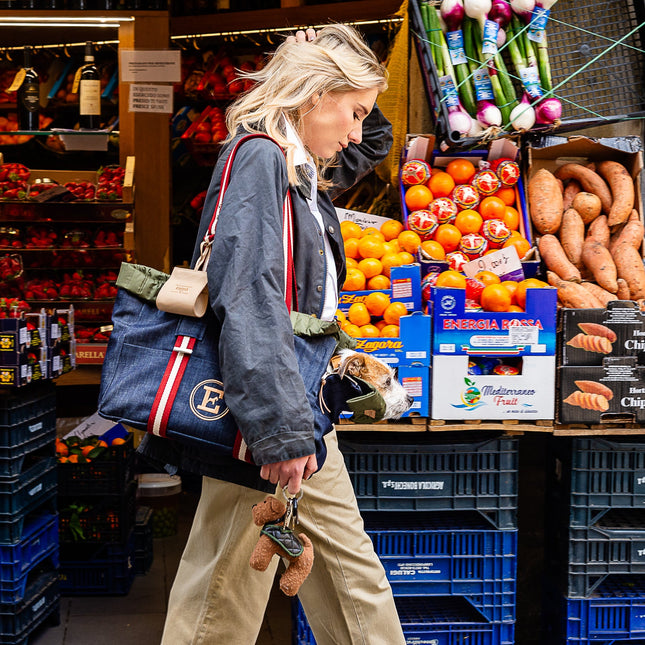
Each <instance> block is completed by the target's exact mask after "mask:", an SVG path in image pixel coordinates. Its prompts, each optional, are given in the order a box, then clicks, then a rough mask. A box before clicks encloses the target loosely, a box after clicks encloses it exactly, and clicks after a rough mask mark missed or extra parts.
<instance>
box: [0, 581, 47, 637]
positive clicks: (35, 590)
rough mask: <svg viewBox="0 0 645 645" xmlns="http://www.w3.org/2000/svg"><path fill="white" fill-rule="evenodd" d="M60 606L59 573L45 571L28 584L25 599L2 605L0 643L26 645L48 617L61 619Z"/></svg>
mask: <svg viewBox="0 0 645 645" xmlns="http://www.w3.org/2000/svg"><path fill="white" fill-rule="evenodd" d="M59 603H60V592H59V590H58V572H57V571H55V570H51V571H46V572H43V573H42V574H41V575H39V576H38V577H36V578H35V579H34V580H33V581H31V582H30V583H29V586H28V587H27V590H26V593H25V599H24V600H22V601H21V602H18V603H11V604H0V643H2V644H3V645H23V644H26V643H27V642H28V641H29V636H30V635H31V634H32V633H33V632H34V631H35V630H36V629H38V627H40V626H41V625H42V624H43V622H44V621H45V620H46V619H47V618H49V617H51V616H53V615H55V616H56V617H58V610H59Z"/></svg>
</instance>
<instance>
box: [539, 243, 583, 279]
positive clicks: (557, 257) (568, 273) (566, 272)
mask: <svg viewBox="0 0 645 645" xmlns="http://www.w3.org/2000/svg"><path fill="white" fill-rule="evenodd" d="M538 250H539V251H540V255H541V256H542V260H544V264H546V268H547V269H549V271H553V272H555V273H557V274H558V275H559V276H560V277H561V278H562V279H563V280H571V281H573V282H580V280H582V278H581V277H580V271H578V269H577V268H576V267H575V266H574V265H573V264H572V263H571V262H570V261H569V258H568V257H567V254H566V253H565V252H564V249H563V248H562V245H561V244H560V242H559V241H558V238H557V237H556V236H555V235H543V236H542V237H541V238H540V240H539V242H538Z"/></svg>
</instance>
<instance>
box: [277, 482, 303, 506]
mask: <svg viewBox="0 0 645 645" xmlns="http://www.w3.org/2000/svg"><path fill="white" fill-rule="evenodd" d="M303 492H304V491H303V490H302V488H301V489H300V491H299V492H298V493H297V494H296V495H291V494H290V493H289V490H288V489H287V487H286V486H285V487H284V488H283V489H282V494H283V495H284V498H285V499H286V500H287V501H290V500H292V499H295V500H296V502H299V501H300V500H301V499H302V495H303Z"/></svg>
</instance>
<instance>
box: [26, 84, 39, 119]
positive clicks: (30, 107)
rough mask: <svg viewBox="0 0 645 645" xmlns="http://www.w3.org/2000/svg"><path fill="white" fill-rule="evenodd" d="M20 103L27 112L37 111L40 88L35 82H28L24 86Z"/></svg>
mask: <svg viewBox="0 0 645 645" xmlns="http://www.w3.org/2000/svg"><path fill="white" fill-rule="evenodd" d="M22 104H23V106H24V107H25V109H26V110H27V111H28V112H38V110H39V109H40V88H39V86H38V84H37V83H29V85H27V86H26V87H25V88H24V90H23V94H22Z"/></svg>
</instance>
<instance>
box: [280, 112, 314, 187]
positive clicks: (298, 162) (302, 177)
mask: <svg viewBox="0 0 645 645" xmlns="http://www.w3.org/2000/svg"><path fill="white" fill-rule="evenodd" d="M283 120H284V128H285V135H286V138H287V141H288V142H289V143H291V144H293V145H294V146H295V151H294V155H293V162H294V165H295V166H296V175H297V177H298V184H297V185H296V189H297V190H298V192H299V193H300V194H301V195H302V197H304V198H305V199H311V179H310V178H309V174H308V172H314V173H315V172H316V166H315V165H314V163H313V161H312V159H311V157H310V155H309V153H308V152H307V151H306V150H305V146H304V144H303V143H302V139H300V137H299V136H298V133H297V132H296V129H295V128H294V127H293V124H292V123H291V121H290V120H289V119H288V118H287V117H286V116H285V117H283Z"/></svg>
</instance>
